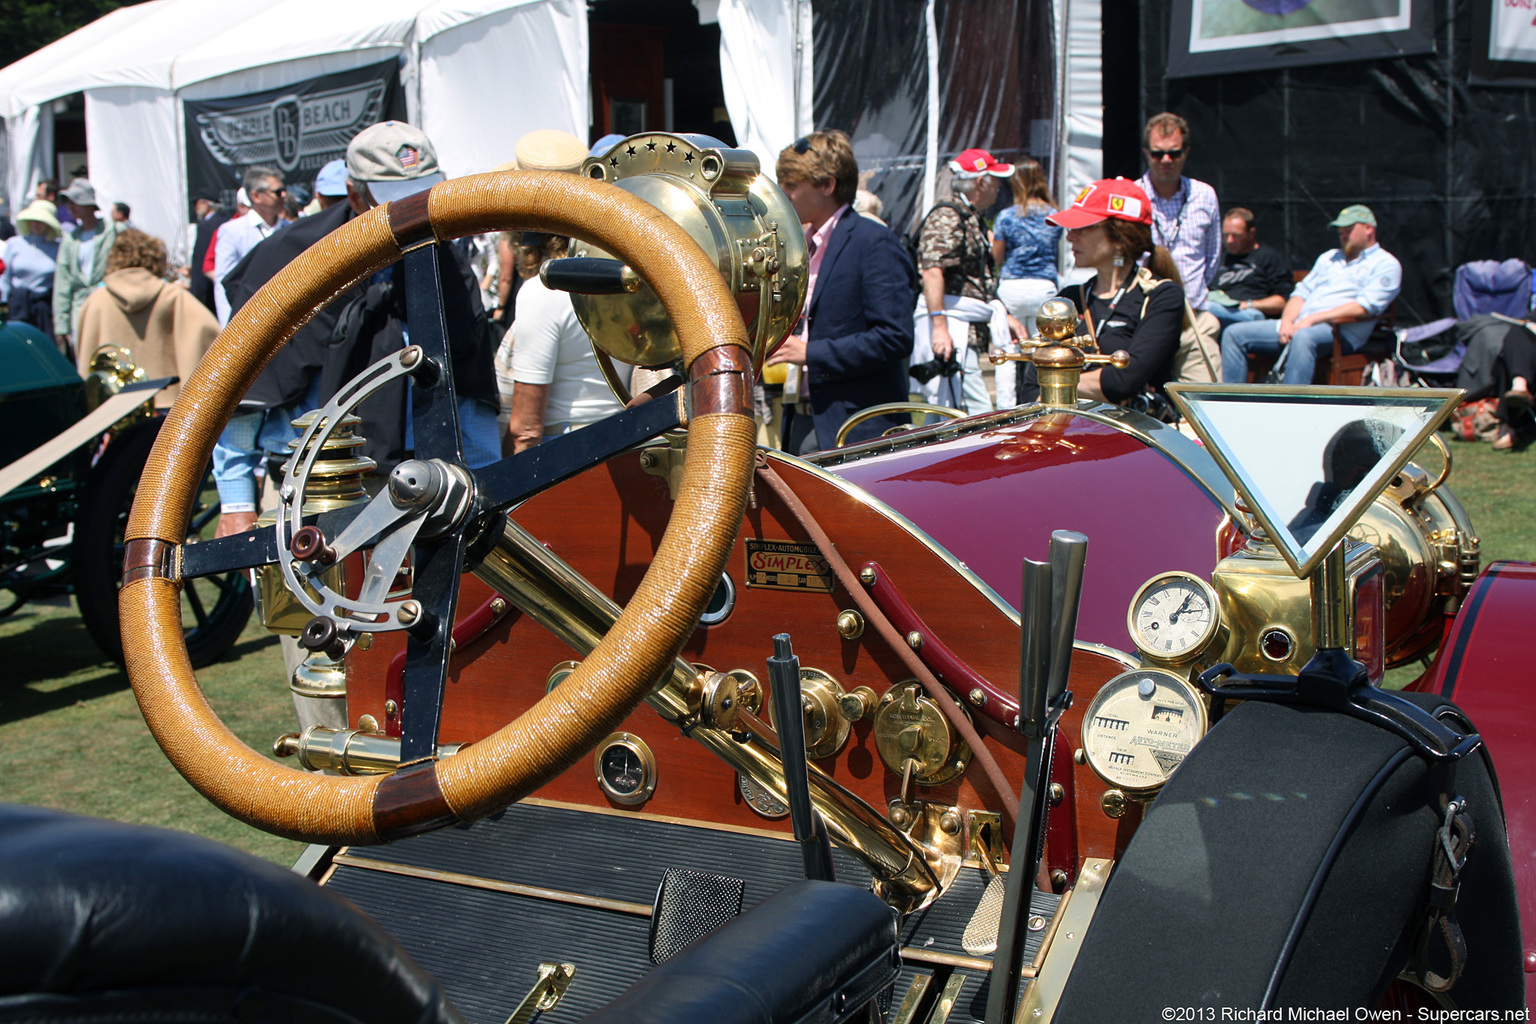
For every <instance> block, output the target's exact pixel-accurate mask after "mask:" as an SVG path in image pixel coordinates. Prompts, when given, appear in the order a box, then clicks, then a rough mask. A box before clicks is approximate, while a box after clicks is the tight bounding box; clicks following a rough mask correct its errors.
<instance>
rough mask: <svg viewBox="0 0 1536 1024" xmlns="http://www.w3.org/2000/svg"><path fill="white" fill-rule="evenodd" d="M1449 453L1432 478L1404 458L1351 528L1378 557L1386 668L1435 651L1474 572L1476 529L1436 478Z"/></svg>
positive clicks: (1478, 560)
mask: <svg viewBox="0 0 1536 1024" xmlns="http://www.w3.org/2000/svg"><path fill="white" fill-rule="evenodd" d="M1436 441H1437V442H1438V438H1436ZM1442 449H1443V446H1442ZM1446 458H1447V462H1446V472H1442V473H1441V475H1440V476H1439V477H1438V478H1436V479H1431V478H1430V476H1429V474H1428V473H1427V472H1425V470H1424V469H1422V468H1421V467H1420V466H1419V465H1417V464H1416V463H1413V462H1410V463H1409V464H1408V465H1406V466H1404V467H1403V469H1402V471H1401V472H1399V473H1398V474H1397V476H1396V477H1395V478H1393V480H1392V482H1391V483H1390V484H1388V486H1387V489H1386V490H1385V491H1383V492H1382V494H1381V496H1380V497H1378V498H1377V499H1376V500H1375V501H1374V502H1372V503H1371V505H1370V507H1369V508H1367V509H1366V511H1365V513H1364V514H1363V515H1362V516H1361V517H1360V521H1359V522H1357V523H1356V524H1355V525H1354V526H1353V527H1351V528H1350V531H1349V536H1350V538H1351V539H1353V540H1357V541H1362V542H1364V543H1367V544H1370V545H1372V546H1374V547H1375V548H1376V552H1377V554H1378V555H1379V556H1380V558H1381V563H1382V572H1383V574H1384V577H1385V578H1384V580H1383V593H1384V596H1385V598H1386V609H1387V611H1386V663H1387V667H1388V668H1393V667H1395V666H1398V665H1401V664H1404V663H1406V662H1409V661H1412V660H1414V659H1415V658H1419V657H1424V656H1426V655H1428V654H1430V653H1431V652H1433V650H1434V647H1435V645H1436V644H1438V643H1439V641H1440V637H1441V634H1442V632H1443V624H1444V621H1445V618H1446V617H1447V616H1449V615H1453V614H1454V613H1455V611H1456V609H1457V608H1458V607H1459V605H1460V602H1461V598H1462V596H1463V595H1464V594H1466V592H1467V588H1468V587H1470V586H1471V585H1472V582H1473V581H1474V580H1476V579H1477V573H1478V569H1479V568H1480V563H1481V554H1480V549H1479V543H1478V538H1477V534H1476V533H1475V532H1474V531H1473V529H1472V523H1471V520H1470V519H1469V518H1468V516H1467V512H1466V510H1465V509H1464V508H1462V506H1461V502H1459V501H1458V500H1456V496H1455V495H1454V494H1452V493H1451V492H1450V490H1449V489H1447V488H1443V487H1441V486H1440V484H1441V483H1442V482H1443V481H1444V479H1445V476H1446V475H1447V473H1448V471H1449V469H1450V463H1449V455H1448V453H1447V455H1446Z"/></svg>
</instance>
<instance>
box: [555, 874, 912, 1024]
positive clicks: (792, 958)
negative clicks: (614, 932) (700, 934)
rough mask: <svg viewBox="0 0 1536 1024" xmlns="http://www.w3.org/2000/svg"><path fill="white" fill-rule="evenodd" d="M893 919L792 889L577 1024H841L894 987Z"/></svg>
mask: <svg viewBox="0 0 1536 1024" xmlns="http://www.w3.org/2000/svg"><path fill="white" fill-rule="evenodd" d="M900 956H901V947H900V943H899V941H898V937H897V932H896V916H895V914H894V913H893V912H892V910H891V909H890V908H889V907H888V906H886V905H885V904H884V903H883V902H881V900H880V899H879V898H878V897H877V896H875V895H874V894H873V893H870V892H867V891H865V890H863V889H856V888H854V887H853V886H851V885H841V884H838V883H836V882H797V883H795V884H794V885H791V886H788V887H787V888H785V889H783V890H781V891H779V892H777V893H775V894H774V895H773V896H770V897H769V898H768V899H766V900H764V901H763V902H761V903H759V904H758V905H757V906H755V907H753V908H752V909H751V910H749V911H747V912H746V913H745V914H742V915H741V916H740V917H737V918H735V919H733V920H732V921H730V922H729V923H728V924H726V925H725V926H723V927H722V928H721V929H720V930H719V931H717V932H715V933H714V934H712V935H709V936H707V937H705V938H703V939H701V940H700V941H698V942H696V943H695V944H694V945H692V946H690V947H688V948H687V949H686V950H684V951H683V952H681V953H678V954H677V955H676V956H674V957H672V959H670V960H668V961H667V962H666V963H664V964H662V965H661V966H660V967H658V968H656V969H655V970H653V971H651V972H650V973H649V974H647V975H646V976H645V977H644V978H641V979H640V980H639V981H638V982H636V983H635V984H634V985H631V986H630V987H629V989H628V990H627V991H625V992H624V994H623V995H621V996H619V997H618V998H617V999H615V1000H614V1001H613V1002H611V1003H609V1004H608V1005H607V1006H605V1007H603V1008H602V1009H601V1010H599V1011H597V1012H596V1013H594V1014H592V1015H590V1016H588V1017H587V1018H586V1020H585V1021H584V1022H583V1024H621V1022H622V1024H697V1022H699V1021H710V1022H712V1024H770V1022H773V1024H791V1022H801V1021H803V1022H807V1024H810V1022H817V1024H820V1022H829V1021H835V1020H840V1019H843V1018H844V1017H846V1016H848V1015H850V1014H852V1013H853V1012H854V1011H856V1010H858V1009H859V1008H860V1007H862V1006H864V1005H865V1004H867V1003H868V1002H869V1001H870V1000H871V999H872V998H874V997H875V996H876V995H878V994H879V992H880V991H881V990H882V989H884V988H886V987H888V986H890V985H891V984H892V983H893V982H894V981H895V980H896V973H897V971H898V970H899V968H900Z"/></svg>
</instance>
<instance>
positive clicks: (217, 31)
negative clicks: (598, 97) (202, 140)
mask: <svg viewBox="0 0 1536 1024" xmlns="http://www.w3.org/2000/svg"><path fill="white" fill-rule="evenodd" d="M215 12H216V14H215ZM587 54H588V47H587V16H586V6H585V4H584V3H582V2H581V0H436V2H423V0H242V2H241V3H239V4H229V5H224V4H220V5H217V6H216V7H215V6H210V5H209V4H208V3H207V0H150V2H148V3H143V4H138V5H135V6H132V7H125V8H120V9H118V10H117V11H114V12H113V13H111V14H109V15H107V16H105V17H103V18H100V19H98V20H97V21H95V22H92V23H91V24H90V25H87V26H86V27H84V28H82V29H80V30H79V31H78V32H75V33H72V34H71V35H69V36H66V37H64V38H63V39H60V40H58V41H57V42H55V43H53V44H52V45H51V46H47V47H44V48H43V49H42V50H39V51H38V52H36V53H34V54H32V55H30V56H28V57H26V58H24V59H23V60H20V61H17V62H16V63H15V64H12V65H10V66H9V67H7V68H5V69H3V70H0V115H3V117H4V119H5V126H6V141H7V145H6V147H5V152H6V161H5V162H6V166H5V168H4V181H3V187H4V190H5V192H6V193H7V194H8V195H9V196H10V197H11V199H12V202H13V205H14V204H15V203H16V202H17V201H19V200H21V199H23V198H24V197H25V196H26V194H27V192H28V190H29V189H30V187H31V186H32V184H33V183H34V182H35V181H36V180H37V179H39V178H42V177H51V176H52V170H51V168H49V167H48V164H47V160H48V157H49V154H50V153H51V151H52V149H53V145H52V104H53V101H55V100H57V99H59V98H61V97H64V96H69V95H71V94H73V93H79V92H83V93H84V94H85V125H86V134H87V136H88V137H89V139H90V157H91V179H92V181H93V183H94V184H95V185H96V188H97V192H98V194H99V196H100V197H101V198H102V201H103V203H109V202H115V201H119V200H120V201H124V202H128V203H129V204H131V205H132V207H133V219H134V222H135V223H137V224H138V225H139V226H141V227H142V228H144V229H145V230H146V231H149V232H151V233H153V234H157V235H159V236H161V237H162V238H167V239H174V238H177V237H180V234H181V227H182V226H183V225H185V224H186V222H187V199H186V197H187V181H186V159H185V156H186V154H185V148H186V142H185V139H186V134H185V130H186V129H185V125H184V123H183V110H182V102H181V101H182V100H199V99H208V98H214V97H227V96H240V95H244V94H247V93H252V92H259V91H262V90H267V89H275V88H280V87H282V86H286V85H291V84H295V83H298V82H302V81H305V80H308V79H311V78H315V77H317V76H320V75H326V74H334V73H337V72H341V71H347V70H350V69H353V68H360V67H364V66H367V65H370V64H377V63H379V62H380V61H383V60H389V59H397V60H398V61H399V62H400V66H401V82H402V84H403V86H404V90H405V99H406V109H407V117H408V119H409V120H411V121H412V122H413V123H416V124H418V125H420V126H422V127H423V128H424V129H425V130H426V131H427V132H428V134H429V135H431V137H432V140H433V142H434V143H435V144H436V146H437V150H438V157H439V160H440V161H441V163H442V165H443V167H444V169H445V170H446V171H448V173H450V174H470V173H474V172H477V171H483V170H488V169H489V168H491V167H494V166H495V165H497V164H499V163H502V162H504V161H506V160H508V159H510V158H511V156H512V152H511V151H512V147H513V145H514V144H515V143H516V141H517V139H518V138H519V137H520V136H522V135H523V134H524V133H525V132H529V131H533V130H534V129H538V128H560V129H564V130H566V131H569V132H572V133H573V134H576V135H578V136H581V137H583V138H585V136H586V130H587V123H588V105H589V101H588V81H587Z"/></svg>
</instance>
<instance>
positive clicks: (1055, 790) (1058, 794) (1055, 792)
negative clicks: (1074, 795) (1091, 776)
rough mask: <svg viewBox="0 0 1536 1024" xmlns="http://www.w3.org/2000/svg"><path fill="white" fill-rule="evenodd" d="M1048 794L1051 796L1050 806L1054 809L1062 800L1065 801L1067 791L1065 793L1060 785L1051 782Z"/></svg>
mask: <svg viewBox="0 0 1536 1024" xmlns="http://www.w3.org/2000/svg"><path fill="white" fill-rule="evenodd" d="M1050 794H1051V806H1053V807H1054V806H1056V805H1057V804H1059V803H1061V802H1062V801H1063V800H1064V799H1066V796H1067V791H1066V789H1065V788H1063V787H1062V785H1061V783H1059V782H1053V783H1051V789H1050Z"/></svg>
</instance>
